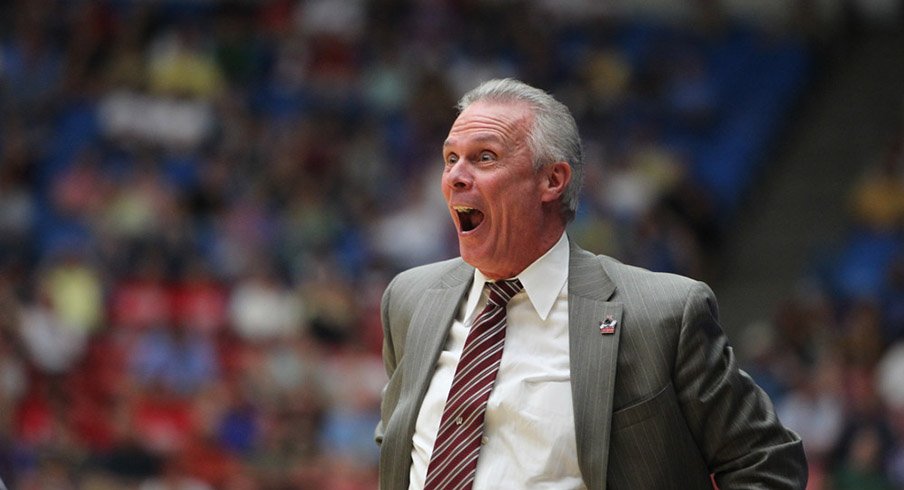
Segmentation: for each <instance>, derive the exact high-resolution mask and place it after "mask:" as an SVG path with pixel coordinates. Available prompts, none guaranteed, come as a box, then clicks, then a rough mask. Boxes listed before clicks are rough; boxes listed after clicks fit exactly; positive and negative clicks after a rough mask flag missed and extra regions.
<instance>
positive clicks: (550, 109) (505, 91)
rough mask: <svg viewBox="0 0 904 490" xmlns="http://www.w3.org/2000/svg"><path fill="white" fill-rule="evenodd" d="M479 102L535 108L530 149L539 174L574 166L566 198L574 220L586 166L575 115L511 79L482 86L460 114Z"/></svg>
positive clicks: (462, 101) (463, 103) (567, 212)
mask: <svg viewBox="0 0 904 490" xmlns="http://www.w3.org/2000/svg"><path fill="white" fill-rule="evenodd" d="M478 101H489V102H523V103H526V104H527V105H528V106H529V107H530V108H531V110H532V111H533V114H534V123H533V127H532V128H531V129H530V132H529V134H528V146H529V148H530V151H531V155H533V158H534V168H535V169H537V170H539V169H540V168H542V167H543V166H544V165H547V164H550V163H554V162H562V161H564V162H568V164H569V165H571V181H570V182H569V183H568V187H566V188H565V192H564V193H563V194H562V211H563V214H564V215H565V218H566V221H571V220H572V219H574V215H575V212H576V211H577V207H578V197H579V194H580V191H581V183H582V181H583V173H584V172H583V165H584V162H583V151H582V150H581V136H580V134H579V133H578V126H577V123H575V121H574V117H573V116H572V115H571V111H569V110H568V108H567V107H565V104H562V103H561V102H559V101H558V100H556V99H555V98H553V96H552V95H549V94H548V93H546V92H544V91H543V90H540V89H538V88H535V87H531V86H530V85H528V84H526V83H524V82H521V81H519V80H514V79H511V78H503V79H496V80H489V81H486V82H483V83H481V84H480V85H479V86H477V87H476V88H474V89H472V90H471V91H469V92H468V93H466V94H465V95H463V96H462V98H461V99H460V100H459V101H458V110H459V112H460V111H464V110H465V109H466V108H467V107H468V106H469V105H471V104H473V103H474V102H478Z"/></svg>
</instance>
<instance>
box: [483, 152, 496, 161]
mask: <svg viewBox="0 0 904 490" xmlns="http://www.w3.org/2000/svg"><path fill="white" fill-rule="evenodd" d="M479 159H480V161H481V162H492V161H494V160H496V154H495V153H493V152H491V151H482V152H480V156H479Z"/></svg>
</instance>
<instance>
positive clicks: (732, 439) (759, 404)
mask: <svg viewBox="0 0 904 490" xmlns="http://www.w3.org/2000/svg"><path fill="white" fill-rule="evenodd" d="M674 373H675V374H674V376H675V386H676V390H677V392H678V393H677V394H678V398H679V403H680V404H681V406H682V409H683V411H684V414H685V418H686V420H687V423H688V425H689V428H690V430H691V432H692V434H693V436H694V438H695V439H696V440H697V444H698V445H699V447H700V449H701V451H702V453H703V456H704V458H706V462H707V465H708V466H709V468H710V470H711V471H712V472H713V476H714V478H715V481H716V484H717V485H718V487H719V488H720V489H722V490H725V489H737V488H769V489H803V488H805V487H806V484H807V462H806V458H805V456H804V451H803V444H802V442H801V440H800V438H799V437H798V436H797V435H796V434H795V433H793V432H792V431H790V430H788V429H786V428H784V427H783V426H782V425H781V423H780V422H779V420H778V418H777V417H776V414H775V410H774V408H773V405H772V402H771V401H770V400H769V397H768V396H767V395H766V393H765V392H764V391H763V390H762V389H760V388H759V386H757V385H756V383H754V381H753V380H752V379H751V378H750V376H748V375H747V373H745V372H744V371H742V370H740V369H739V368H738V365H737V359H736V358H735V355H734V352H733V350H732V348H731V346H730V345H729V344H728V340H727V338H726V336H725V334H724V333H723V331H722V329H721V327H720V326H719V323H718V308H717V306H716V300H715V297H714V295H713V293H712V291H711V290H710V288H709V287H708V286H706V285H705V284H703V283H699V282H698V283H696V284H695V286H694V287H692V288H691V290H690V292H689V294H688V297H687V299H686V301H685V306H684V312H683V315H682V320H681V330H680V334H679V340H678V352H677V356H676V357H675V367H674Z"/></svg>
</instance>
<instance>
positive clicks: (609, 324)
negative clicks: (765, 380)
mask: <svg viewBox="0 0 904 490" xmlns="http://www.w3.org/2000/svg"><path fill="white" fill-rule="evenodd" d="M459 110H460V113H459V116H458V118H457V119H456V120H455V122H454V124H453V125H452V128H451V130H450V131H449V136H448V138H447V139H446V141H445V143H444V144H443V158H444V165H445V166H444V171H443V177H442V191H443V195H444V196H445V199H446V203H447V204H448V207H449V212H450V214H451V216H452V221H453V223H454V224H455V226H456V228H457V232H458V240H459V248H460V252H461V258H458V259H453V260H449V261H445V262H440V263H435V264H430V265H426V266H422V267H418V268H415V269H412V270H409V271H406V272H403V273H401V274H399V275H398V276H397V277H396V278H395V279H394V280H393V281H392V283H391V284H390V285H389V286H388V287H387V289H386V292H385V294H384V297H383V305H382V312H383V329H384V335H385V339H384V348H383V357H384V362H385V364H386V369H387V372H388V374H389V383H388V384H387V386H386V389H385V392H384V397H383V406H382V419H381V422H380V424H379V426H378V427H377V431H376V438H377V442H378V444H380V445H381V448H380V451H381V460H380V470H381V471H380V483H381V488H383V489H384V490H397V489H405V488H418V489H420V488H472V485H473V488H475V489H502V488H549V489H573V488H590V489H602V488H626V489H658V488H682V489H696V488H712V483H713V481H715V483H716V484H717V485H718V487H719V488H721V489H729V488H769V489H777V488H804V487H805V486H806V480H807V465H806V461H805V458H804V454H803V449H802V444H801V441H800V439H799V438H798V437H797V436H796V435H795V434H794V433H792V432H790V431H788V430H786V429H785V428H783V427H782V426H781V425H780V423H779V421H778V420H777V419H776V417H775V414H774V411H773V408H772V404H771V403H770V401H769V399H768V397H767V396H766V395H765V393H764V392H763V391H762V390H760V389H759V388H758V387H757V386H756V385H755V384H754V382H753V381H752V380H751V379H750V378H749V377H748V376H747V375H746V374H744V373H743V372H742V371H740V370H739V369H738V367H737V363H736V360H735V357H734V354H733V353H732V350H731V347H729V345H728V343H727V340H726V338H725V336H724V334H723V333H722V330H721V328H720V326H719V324H718V321H717V311H716V302H715V299H714V297H713V294H712V292H711V291H710V289H709V288H708V287H707V286H706V285H704V284H702V283H700V282H696V281H693V280H691V279H687V278H684V277H679V276H675V275H671V274H661V273H653V272H649V271H645V270H642V269H639V268H635V267H631V266H627V265H623V264H621V263H619V262H617V261H616V260H613V259H611V258H608V257H605V256H595V255H593V254H591V253H589V252H586V251H584V250H582V249H580V248H579V247H578V246H576V245H575V244H573V243H571V242H570V241H569V239H568V236H567V234H566V233H565V227H566V224H567V223H568V222H569V221H570V220H571V219H572V218H573V216H574V212H575V208H576V206H577V196H578V191H579V189H580V182H581V168H582V161H581V158H582V156H581V144H580V140H579V137H578V131H577V127H576V125H575V122H574V119H573V118H572V116H571V115H570V113H569V111H568V110H567V108H565V107H564V106H563V105H562V104H561V103H559V102H557V101H556V100H555V99H553V98H552V97H551V96H549V95H548V94H546V93H545V92H543V91H541V90H538V89H535V88H533V87H530V86H528V85H525V84H523V83H521V82H518V81H514V80H509V79H506V80H493V81H489V82H486V83H484V84H482V85H480V86H479V87H477V88H476V89H474V90H472V91H471V92H469V93H468V94H466V95H465V96H464V97H463V98H462V100H461V101H460V103H459ZM513 279H517V281H512V280H513ZM506 280H508V281H506ZM497 336H498V339H499V340H498V341H497V340H492V341H491V340H487V339H490V338H493V339H496V338H497ZM497 342H498V343H497ZM503 346H504V349H503ZM500 353H501V354H502V355H501V358H500ZM460 359H461V362H459V360H460ZM480 363H482V364H480ZM475 365H479V366H478V367H477V368H475V367H473V366H475Z"/></svg>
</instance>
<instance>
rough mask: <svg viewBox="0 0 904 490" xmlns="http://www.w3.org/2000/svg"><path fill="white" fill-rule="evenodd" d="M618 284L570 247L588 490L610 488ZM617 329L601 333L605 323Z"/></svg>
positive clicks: (580, 446) (579, 430)
mask: <svg viewBox="0 0 904 490" xmlns="http://www.w3.org/2000/svg"><path fill="white" fill-rule="evenodd" d="M614 292H615V285H614V283H613V282H612V280H611V279H610V278H609V276H608V275H607V274H606V272H605V271H604V270H603V267H602V265H601V264H600V261H599V259H598V258H597V257H596V256H594V255H593V254H591V253H589V252H586V251H584V250H581V249H580V248H578V247H577V246H575V245H572V247H571V255H570V263H569V276H568V325H569V329H568V333H569V348H570V352H571V361H570V362H571V392H572V398H573V403H574V417H575V429H576V434H577V450H578V464H579V466H580V468H581V474H582V476H583V477H584V481H585V482H586V483H587V486H588V488H591V489H604V488H605V487H606V469H607V462H608V459H609V434H610V426H611V420H612V400H613V392H614V389H615V374H616V373H615V369H616V360H617V357H618V342H619V338H620V336H621V331H622V328H623V325H622V304H621V303H614V302H609V301H608V300H609V299H610V297H611V296H612V294H613V293H614ZM602 322H607V325H609V326H614V329H613V330H612V332H611V333H609V332H608V330H607V331H606V333H601V329H600V327H601V323H602Z"/></svg>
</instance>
